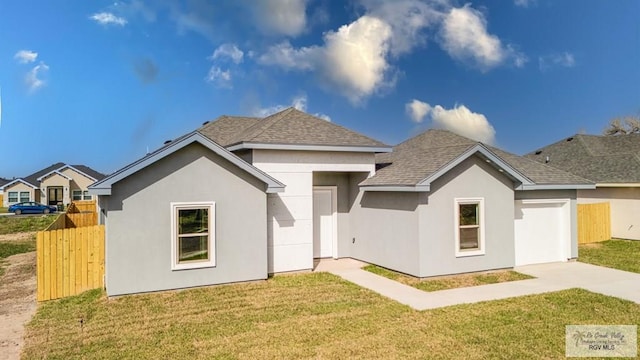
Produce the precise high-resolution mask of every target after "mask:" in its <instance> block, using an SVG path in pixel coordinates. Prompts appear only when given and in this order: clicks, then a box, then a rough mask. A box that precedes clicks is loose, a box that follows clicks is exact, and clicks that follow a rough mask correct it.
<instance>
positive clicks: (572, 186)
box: [516, 184, 596, 191]
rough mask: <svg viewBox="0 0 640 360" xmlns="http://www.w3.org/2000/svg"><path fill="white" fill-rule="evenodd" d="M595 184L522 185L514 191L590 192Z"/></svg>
mask: <svg viewBox="0 0 640 360" xmlns="http://www.w3.org/2000/svg"><path fill="white" fill-rule="evenodd" d="M595 188H596V184H522V185H520V186H518V187H516V190H524V191H526V190H591V189H595Z"/></svg>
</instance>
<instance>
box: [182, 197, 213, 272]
mask: <svg viewBox="0 0 640 360" xmlns="http://www.w3.org/2000/svg"><path fill="white" fill-rule="evenodd" d="M202 208H208V210H209V242H208V251H209V260H206V261H193V262H186V263H178V210H182V209H185V210H186V209H202ZM215 218H216V203H215V202H214V201H204V202H172V203H171V270H187V269H202V268H209V267H215V266H216V228H215V224H216V221H215Z"/></svg>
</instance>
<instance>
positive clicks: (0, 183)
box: [0, 177, 11, 206]
mask: <svg viewBox="0 0 640 360" xmlns="http://www.w3.org/2000/svg"><path fill="white" fill-rule="evenodd" d="M9 181H11V180H7V179H5V178H1V177H0V206H4V205H3V204H4V191H3V190H2V187H3V186H4V185H5V184H7V183H8V182H9Z"/></svg>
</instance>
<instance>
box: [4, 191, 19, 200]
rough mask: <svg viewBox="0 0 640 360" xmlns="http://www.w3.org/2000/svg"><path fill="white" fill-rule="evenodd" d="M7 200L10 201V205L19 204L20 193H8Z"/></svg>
mask: <svg viewBox="0 0 640 360" xmlns="http://www.w3.org/2000/svg"><path fill="white" fill-rule="evenodd" d="M7 198H8V199H9V200H8V201H9V203H17V202H18V192H17V191H9V193H7Z"/></svg>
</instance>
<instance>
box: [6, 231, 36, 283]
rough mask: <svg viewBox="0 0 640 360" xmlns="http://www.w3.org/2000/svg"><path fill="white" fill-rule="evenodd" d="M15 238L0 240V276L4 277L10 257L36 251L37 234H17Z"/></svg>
mask: <svg viewBox="0 0 640 360" xmlns="http://www.w3.org/2000/svg"><path fill="white" fill-rule="evenodd" d="M17 235H19V236H16V237H15V238H12V237H9V238H7V239H0V276H2V275H4V272H5V267H6V266H7V260H6V258H8V257H9V256H12V255H16V254H22V253H27V252H31V251H35V250H36V238H35V234H25V235H26V236H23V235H22V234H17Z"/></svg>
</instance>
